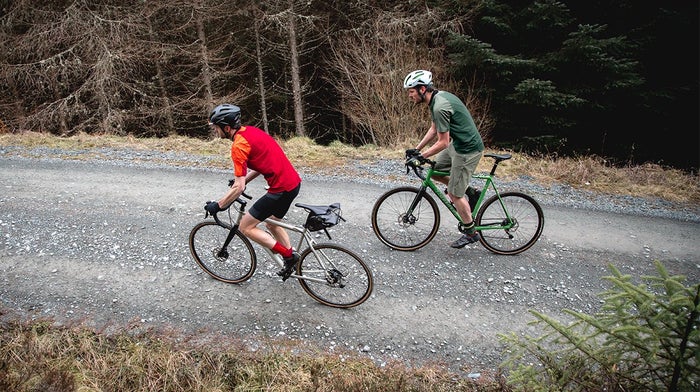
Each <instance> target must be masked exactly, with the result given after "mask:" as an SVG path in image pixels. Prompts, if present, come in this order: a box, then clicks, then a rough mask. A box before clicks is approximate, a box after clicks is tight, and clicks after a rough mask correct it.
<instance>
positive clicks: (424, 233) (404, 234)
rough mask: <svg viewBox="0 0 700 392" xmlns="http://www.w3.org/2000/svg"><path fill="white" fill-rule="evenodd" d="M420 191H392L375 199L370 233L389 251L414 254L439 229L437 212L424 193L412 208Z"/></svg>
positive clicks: (404, 189)
mask: <svg viewBox="0 0 700 392" xmlns="http://www.w3.org/2000/svg"><path fill="white" fill-rule="evenodd" d="M419 192H420V189H419V188H414V187H400V188H396V189H392V190H390V191H388V192H386V193H385V194H383V195H382V196H380V197H379V199H377V201H376V202H375V203H374V208H372V229H373V230H374V234H376V235H377V238H379V240H380V241H382V242H383V243H384V244H386V245H387V246H389V247H390V248H392V249H396V250H403V251H413V250H416V249H420V248H422V247H424V246H425V245H427V244H428V243H429V242H430V241H432V240H433V238H435V235H436V234H437V232H438V229H439V228H440V211H439V210H438V205H437V203H435V200H434V199H433V198H432V197H430V196H429V195H428V194H426V193H425V192H423V194H422V195H421V196H420V199H419V200H418V202H417V204H416V206H415V208H414V209H413V211H411V212H410V213H409V212H408V210H409V208H410V207H411V204H412V203H413V202H414V201H415V200H416V197H418V195H419Z"/></svg>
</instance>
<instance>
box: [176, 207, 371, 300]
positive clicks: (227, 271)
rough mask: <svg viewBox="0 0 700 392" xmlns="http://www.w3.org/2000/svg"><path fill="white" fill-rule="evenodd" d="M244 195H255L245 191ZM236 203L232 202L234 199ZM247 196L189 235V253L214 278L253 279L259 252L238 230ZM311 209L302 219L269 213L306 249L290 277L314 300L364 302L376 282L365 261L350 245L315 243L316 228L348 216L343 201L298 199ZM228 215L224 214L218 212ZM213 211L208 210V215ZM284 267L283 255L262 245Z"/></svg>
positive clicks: (271, 220)
mask: <svg viewBox="0 0 700 392" xmlns="http://www.w3.org/2000/svg"><path fill="white" fill-rule="evenodd" d="M242 196H244V197H246V198H248V199H250V198H251V197H250V196H248V195H247V194H245V193H243V195H242ZM234 204H235V205H236V206H235V207H234V208H231V207H232V206H233V205H234ZM246 205H247V201H246V200H244V199H242V198H241V197H239V198H238V199H236V200H235V201H234V202H233V203H231V205H229V206H228V207H227V208H226V209H225V210H223V211H221V212H219V213H217V214H213V215H212V218H213V220H205V221H202V222H200V223H198V224H197V225H196V226H194V228H192V231H191V232H190V237H189V247H190V253H191V254H192V257H193V258H194V260H195V262H197V265H199V267H200V268H202V269H203V270H204V271H205V272H206V273H207V274H209V275H210V276H211V277H212V278H214V279H216V280H219V281H221V282H225V283H241V282H245V281H246V280H248V279H250V278H251V277H252V276H253V273H254V272H255V269H256V266H257V255H256V252H255V248H254V247H253V244H252V243H251V241H250V240H249V239H248V238H247V237H246V236H245V235H243V233H241V232H240V231H239V230H238V226H239V224H240V221H241V218H242V217H243V215H244V213H245V209H246ZM295 206H297V207H300V208H303V209H305V210H306V211H308V215H307V218H306V221H305V222H304V223H303V224H292V223H288V222H286V221H282V220H275V219H267V220H265V222H266V223H270V224H273V225H277V226H281V227H284V228H285V229H287V230H290V231H291V232H295V233H299V235H300V238H299V243H298V245H297V247H296V248H295V249H303V250H302V251H301V252H300V254H299V256H300V257H299V263H298V264H297V267H296V269H295V271H294V272H293V273H292V275H291V276H290V278H295V279H297V280H298V281H299V284H300V285H301V287H302V288H303V289H304V291H305V292H306V293H307V294H308V295H309V296H311V298H313V299H315V300H316V301H318V302H320V303H322V304H324V305H327V306H330V307H334V308H352V307H354V306H357V305H360V304H361V303H363V302H365V301H366V300H367V299H368V298H369V297H370V295H371V294H372V290H373V288H374V281H373V278H372V273H371V271H370V269H369V267H368V266H367V264H365V262H364V261H363V260H362V259H361V258H360V257H359V256H358V255H357V254H355V253H354V252H352V251H351V250H349V249H347V248H345V247H343V246H341V245H338V244H336V243H331V242H327V243H317V242H316V240H315V239H314V234H312V233H314V232H317V231H321V230H323V231H324V232H325V234H326V236H327V238H328V239H329V240H331V236H330V234H329V232H328V228H330V227H332V226H335V225H336V224H338V223H339V222H340V221H344V220H345V219H343V217H342V216H341V210H340V204H339V203H334V204H330V205H323V206H320V205H310V204H303V203H296V204H295ZM220 215H225V218H224V217H222V216H220ZM208 216H209V213H208V212H207V213H205V215H204V218H205V219H206V218H207V217H208ZM262 249H264V250H265V251H266V252H267V253H268V256H269V257H270V258H271V259H272V260H273V261H274V262H276V263H277V264H278V265H279V266H280V268H281V267H283V266H284V261H283V259H282V257H281V256H280V255H279V254H277V253H274V252H272V251H271V250H269V249H267V248H264V247H262Z"/></svg>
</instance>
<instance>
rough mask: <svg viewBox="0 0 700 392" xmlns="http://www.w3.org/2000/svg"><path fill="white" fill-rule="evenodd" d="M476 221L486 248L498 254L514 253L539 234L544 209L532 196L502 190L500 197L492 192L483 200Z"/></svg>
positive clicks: (533, 240)
mask: <svg viewBox="0 0 700 392" xmlns="http://www.w3.org/2000/svg"><path fill="white" fill-rule="evenodd" d="M506 212H507V213H506ZM475 222H476V225H477V226H479V227H480V228H479V232H480V234H481V244H482V245H483V246H484V247H485V248H486V249H488V250H490V251H491V252H494V253H497V254H500V255H515V254H518V253H521V252H524V251H526V250H528V249H530V247H532V245H534V244H535V242H537V240H538V239H539V238H540V235H541V234H542V230H543V229H544V213H543V212H542V207H540V205H539V204H538V203H537V202H536V201H535V199H533V198H532V197H530V196H528V195H526V194H524V193H520V192H504V193H501V197H500V199H499V198H498V196H497V195H495V196H492V197H491V198H489V199H488V200H486V201H485V202H484V204H483V205H482V206H481V207H480V208H479V212H478V213H477V215H476V220H475Z"/></svg>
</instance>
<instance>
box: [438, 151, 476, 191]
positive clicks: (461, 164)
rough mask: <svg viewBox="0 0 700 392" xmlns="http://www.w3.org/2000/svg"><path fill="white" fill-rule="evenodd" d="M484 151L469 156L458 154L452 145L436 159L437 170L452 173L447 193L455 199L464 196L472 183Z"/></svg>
mask: <svg viewBox="0 0 700 392" xmlns="http://www.w3.org/2000/svg"><path fill="white" fill-rule="evenodd" d="M482 154H483V151H475V152H470V153H467V154H458V153H457V151H455V148H454V146H453V145H452V143H450V144H449V145H448V146H447V148H446V149H445V150H443V151H441V152H440V153H439V154H438V155H437V157H436V159H435V162H436V164H435V169H436V170H440V171H449V172H450V182H448V183H447V191H448V192H449V193H451V194H453V195H454V196H455V197H462V196H464V192H466V190H467V186H469V183H471V181H472V174H474V171H476V167H477V166H478V165H479V161H480V160H481V156H482Z"/></svg>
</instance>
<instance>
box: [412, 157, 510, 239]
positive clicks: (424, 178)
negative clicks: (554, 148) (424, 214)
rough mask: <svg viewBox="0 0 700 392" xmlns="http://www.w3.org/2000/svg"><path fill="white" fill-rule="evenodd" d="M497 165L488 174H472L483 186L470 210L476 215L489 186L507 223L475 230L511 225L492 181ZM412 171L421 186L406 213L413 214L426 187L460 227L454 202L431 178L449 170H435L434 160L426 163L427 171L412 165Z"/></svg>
mask: <svg viewBox="0 0 700 392" xmlns="http://www.w3.org/2000/svg"><path fill="white" fill-rule="evenodd" d="M497 166H498V163H495V164H494V165H493V167H492V168H491V172H490V173H489V174H473V175H472V177H473V178H477V179H480V180H484V181H485V183H484V186H483V188H482V191H481V195H479V199H478V200H477V202H476V204H475V205H474V211H472V214H473V215H476V213H477V211H479V207H480V206H481V203H482V202H483V201H484V198H485V196H486V191H488V189H489V188H491V189H493V192H494V193H495V195H496V197H497V198H498V201H499V203H500V205H501V207H502V208H503V212H504V214H505V218H506V221H507V222H508V223H507V224H503V222H499V223H493V224H491V225H487V226H476V227H475V228H476V230H477V231H482V230H493V229H499V230H503V229H506V230H507V229H510V228H511V227H512V226H513V223H512V222H513V219H512V218H511V216H510V213H509V212H508V209H507V208H506V206H505V205H504V203H503V200H501V195H500V193H499V192H498V189H497V188H496V184H495V182H494V181H493V176H494V173H495V171H496V167H497ZM414 172H415V173H416V175H417V176H418V177H419V178H420V179H421V186H420V191H419V192H418V194H417V196H416V198H415V200H414V201H413V203H411V206H410V207H409V209H408V214H409V215H410V214H413V210H414V209H415V208H416V206H417V205H418V202H419V201H420V198H421V196H423V194H424V193H425V192H426V189H430V190H431V191H433V193H434V194H435V196H437V198H438V199H439V200H440V201H441V202H442V204H443V205H444V206H445V207H446V208H447V209H448V210H449V211H450V213H451V214H452V216H454V218H455V219H457V221H458V222H459V225H460V227H462V226H463V225H464V224H465V222H464V220H463V219H462V217H461V216H460V215H459V212H457V209H456V208H455V206H454V204H452V202H451V201H450V200H449V199H448V198H447V195H446V194H445V193H444V192H442V191H441V190H440V189H438V186H437V185H435V182H434V181H433V180H432V178H433V176H449V175H450V173H449V172H445V171H440V170H435V167H434V162H432V163H431V164H430V165H428V168H427V172H426V173H425V174H420V173H419V172H418V170H417V168H415V167H414Z"/></svg>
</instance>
